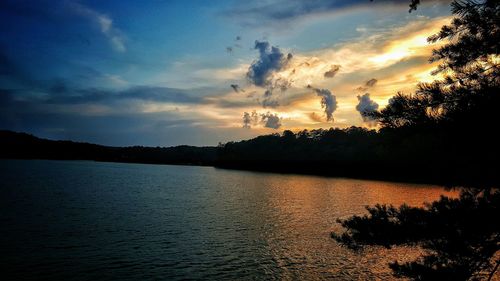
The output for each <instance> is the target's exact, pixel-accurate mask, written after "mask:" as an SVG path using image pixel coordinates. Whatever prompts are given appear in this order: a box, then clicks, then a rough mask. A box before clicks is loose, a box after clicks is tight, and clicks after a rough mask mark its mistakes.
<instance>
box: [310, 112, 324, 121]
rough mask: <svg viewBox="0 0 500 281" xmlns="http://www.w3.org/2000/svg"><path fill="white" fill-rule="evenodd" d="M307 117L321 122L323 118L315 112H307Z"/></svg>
mask: <svg viewBox="0 0 500 281" xmlns="http://www.w3.org/2000/svg"><path fill="white" fill-rule="evenodd" d="M308 116H309V118H310V119H311V120H312V121H314V122H323V119H322V118H321V116H320V115H319V114H317V113H316V112H311V113H309V114H308Z"/></svg>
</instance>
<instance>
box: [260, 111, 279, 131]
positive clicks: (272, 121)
mask: <svg viewBox="0 0 500 281" xmlns="http://www.w3.org/2000/svg"><path fill="white" fill-rule="evenodd" d="M260 117H261V122H262V123H263V124H264V127H266V128H271V129H279V128H280V127H281V118H280V117H279V116H278V114H272V113H270V112H267V113H265V114H261V115H260Z"/></svg>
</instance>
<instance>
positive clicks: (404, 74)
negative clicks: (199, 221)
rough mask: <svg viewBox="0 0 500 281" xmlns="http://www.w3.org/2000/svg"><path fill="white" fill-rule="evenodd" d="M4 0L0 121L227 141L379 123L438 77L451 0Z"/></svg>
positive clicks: (132, 140)
mask: <svg viewBox="0 0 500 281" xmlns="http://www.w3.org/2000/svg"><path fill="white" fill-rule="evenodd" d="M422 2H423V4H422V5H421V6H419V7H418V9H417V11H413V12H411V13H408V9H409V8H408V4H409V0H399V1H398V0H393V1H389V0H385V1H384V0H380V1H377V0H375V1H374V2H370V1H368V0H366V1H364V0H356V1H348V0H312V1H305V0H304V1H299V0H258V1H239V0H220V1H187V0H182V1H167V0H165V1H160V0H155V1H125V0H120V1H99V0H87V1H83V0H82V1H76V0H62V1H59V0H39V1H31V0H3V1H0V35H1V36H0V129H8V130H14V131H21V132H28V133H32V134H35V135H36V136H39V137H44V138H51V139H70V140H75V141H86V142H94V143H99V144H105V145H119V146H123V145H148V146H171V145H179V144H189V145H216V144H217V143H218V142H227V141H230V140H241V139H247V138H251V137H254V136H257V135H261V134H269V133H274V132H282V131H283V130H286V129H290V130H294V131H296V130H299V129H316V128H330V127H341V128H343V127H348V126H352V125H356V126H367V127H369V126H373V124H372V122H370V120H366V119H365V120H363V118H362V116H361V114H360V111H363V110H375V109H377V108H378V109H380V108H383V107H384V106H385V105H386V104H387V103H388V99H389V98H390V97H391V96H393V95H394V94H396V93H397V92H398V91H402V92H404V93H410V92H411V91H412V90H414V89H415V85H416V83H417V82H418V81H429V80H432V79H434V77H433V76H432V75H430V71H431V69H432V68H433V65H432V64H429V63H428V57H429V55H430V53H431V51H432V49H433V48H435V47H436V46H435V45H434V46H433V45H429V44H428V43H427V41H426V38H427V36H429V35H431V34H433V33H435V32H436V31H438V30H439V28H440V27H441V26H442V25H443V24H446V23H448V22H449V21H450V15H451V13H450V7H449V2H448V1H444V0H443V1H426V0H423V1H422Z"/></svg>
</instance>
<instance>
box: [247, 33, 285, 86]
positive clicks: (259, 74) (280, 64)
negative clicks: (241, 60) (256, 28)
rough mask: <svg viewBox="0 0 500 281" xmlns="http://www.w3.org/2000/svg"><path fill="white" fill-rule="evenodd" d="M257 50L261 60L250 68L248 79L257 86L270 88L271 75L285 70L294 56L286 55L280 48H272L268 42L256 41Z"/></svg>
mask: <svg viewBox="0 0 500 281" xmlns="http://www.w3.org/2000/svg"><path fill="white" fill-rule="evenodd" d="M254 49H255V50H258V51H259V58H258V59H257V60H255V61H254V62H252V64H251V65H250V67H249V68H248V72H247V77H248V79H249V80H250V82H251V83H252V84H254V85H256V86H260V87H264V86H268V85H269V84H270V83H271V81H270V77H271V75H272V74H273V73H274V72H276V71H280V70H281V69H283V68H284V67H285V66H286V65H287V63H288V62H289V61H290V60H291V59H292V57H293V56H292V54H290V53H289V54H288V55H285V54H284V53H283V52H282V51H281V50H280V49H279V48H278V47H275V46H271V45H270V44H269V42H267V41H258V40H256V41H255V46H254Z"/></svg>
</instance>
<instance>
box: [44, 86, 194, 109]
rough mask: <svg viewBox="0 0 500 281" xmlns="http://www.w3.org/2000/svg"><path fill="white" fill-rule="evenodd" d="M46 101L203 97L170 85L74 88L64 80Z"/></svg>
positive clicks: (183, 100)
mask: <svg viewBox="0 0 500 281" xmlns="http://www.w3.org/2000/svg"><path fill="white" fill-rule="evenodd" d="M50 93H51V94H52V95H49V97H48V98H47V100H46V102H47V103H52V104H88V103H108V104H109V103H113V102H115V101H119V100H144V101H153V102H172V103H184V104H193V103H202V102H203V99H202V98H200V97H197V96H193V95H191V94H190V93H189V92H188V91H186V90H182V89H175V88H168V87H153V86H135V87H131V88H127V89H124V90H120V91H114V90H105V89H96V88H87V89H72V88H70V86H68V85H67V84H65V83H64V82H63V81H57V83H56V84H54V85H53V87H52V88H51V92H50Z"/></svg>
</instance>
